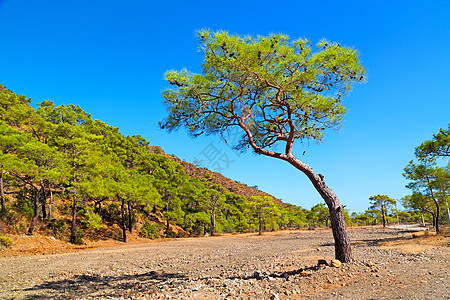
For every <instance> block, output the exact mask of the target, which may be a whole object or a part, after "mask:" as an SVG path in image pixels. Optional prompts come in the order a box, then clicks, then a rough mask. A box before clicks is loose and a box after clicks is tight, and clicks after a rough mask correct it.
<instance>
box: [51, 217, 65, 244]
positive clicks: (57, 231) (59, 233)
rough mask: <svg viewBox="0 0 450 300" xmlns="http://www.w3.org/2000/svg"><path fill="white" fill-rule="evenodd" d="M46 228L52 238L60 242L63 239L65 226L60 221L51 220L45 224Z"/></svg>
mask: <svg viewBox="0 0 450 300" xmlns="http://www.w3.org/2000/svg"><path fill="white" fill-rule="evenodd" d="M47 228H48V229H49V230H50V231H51V233H52V235H53V236H55V237H56V238H58V239H60V240H61V239H62V238H63V237H64V233H65V231H66V229H67V226H66V223H65V222H64V221H62V220H56V219H51V220H50V222H48V224H47Z"/></svg>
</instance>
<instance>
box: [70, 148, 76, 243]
mask: <svg viewBox="0 0 450 300" xmlns="http://www.w3.org/2000/svg"><path fill="white" fill-rule="evenodd" d="M72 151H73V152H72V168H73V169H72V172H73V201H72V202H73V203H72V228H71V229H70V242H71V243H72V244H75V242H76V229H77V186H76V184H77V174H76V169H77V165H76V162H75V157H76V153H75V144H74V143H72Z"/></svg>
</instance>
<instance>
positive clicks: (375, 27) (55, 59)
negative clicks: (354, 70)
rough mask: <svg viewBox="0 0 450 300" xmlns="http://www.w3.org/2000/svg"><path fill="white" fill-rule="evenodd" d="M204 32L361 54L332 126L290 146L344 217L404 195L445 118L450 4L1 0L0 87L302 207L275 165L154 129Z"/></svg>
mask: <svg viewBox="0 0 450 300" xmlns="http://www.w3.org/2000/svg"><path fill="white" fill-rule="evenodd" d="M201 28H210V29H212V30H226V31H229V32H230V33H237V34H243V35H244V34H251V35H267V34H270V33H285V34H288V35H289V36H291V38H293V39H296V38H299V37H306V38H308V39H309V40H311V41H314V42H318V41H319V40H320V39H321V38H327V39H328V40H331V41H335V42H339V43H341V44H342V45H346V46H351V47H354V48H356V49H357V50H358V51H359V52H360V54H361V59H362V61H363V64H364V66H365V67H366V68H367V74H368V82H367V83H366V84H364V85H358V86H357V87H356V88H355V89H354V90H353V92H352V93H351V94H350V96H349V97H347V98H346V99H345V102H344V103H345V105H346V107H347V108H348V109H349V111H348V114H347V116H346V118H345V122H344V126H343V128H342V130H341V131H339V132H329V133H328V134H327V136H326V137H325V143H323V144H320V145H316V144H315V143H309V144H305V145H301V144H299V145H297V148H296V151H297V154H299V155H301V153H302V152H303V150H306V154H305V155H304V156H302V158H303V159H304V161H305V162H306V163H308V164H310V165H311V166H312V167H313V168H314V169H315V170H316V171H317V172H319V173H322V174H324V175H325V180H326V182H327V184H328V185H329V186H330V187H331V188H332V189H333V190H334V191H335V192H336V193H337V195H338V196H339V198H340V200H341V202H342V203H343V204H344V205H347V207H348V208H350V210H351V211H357V212H361V211H364V210H365V209H366V208H367V206H368V202H369V200H368V198H369V197H370V196H371V195H375V194H387V195H389V196H391V197H393V198H396V199H399V198H400V197H402V196H404V195H406V194H407V193H408V192H409V191H408V190H406V189H405V188H404V186H405V184H406V181H405V180H404V178H403V177H402V170H403V168H404V167H405V166H406V164H407V163H408V161H409V160H411V159H412V158H413V153H414V147H415V146H417V145H419V144H420V143H421V142H422V141H424V140H426V139H429V138H431V137H432V134H433V133H435V132H437V131H438V129H439V128H440V127H447V124H448V123H449V122H450V2H449V1H319V2H317V1H282V2H279V3H276V2H274V1H242V0H241V1H223V2H221V3H219V1H144V0H141V1H138V0H135V1H111V0H108V1H95V0H91V1H86V0H79V1H13V0H3V1H2V0H0V32H1V37H0V83H2V84H3V85H5V86H6V87H7V88H9V89H11V90H13V91H14V92H16V93H19V94H24V95H26V96H28V97H31V98H32V100H33V103H38V102H40V101H42V100H43V99H50V100H53V101H54V102H56V103H57V104H63V103H64V104H69V103H73V104H79V105H80V106H81V107H82V108H83V109H84V110H86V111H87V112H89V113H91V114H92V116H93V117H94V118H96V119H101V120H103V121H105V122H107V123H108V124H110V125H113V126H117V127H119V128H120V130H121V132H122V133H124V134H140V135H142V136H144V137H145V138H147V139H148V140H149V141H150V143H151V144H153V145H160V146H161V147H162V148H163V149H164V150H165V151H166V152H167V153H174V154H176V155H177V156H178V157H180V158H182V159H185V160H187V161H190V162H192V161H193V160H194V159H195V158H198V159H201V158H202V156H203V154H204V153H203V152H202V151H203V150H205V149H208V148H207V147H208V145H210V146H214V147H216V148H217V149H218V150H220V151H221V153H222V155H224V156H223V158H225V157H226V158H228V159H229V160H232V162H231V163H230V164H229V165H228V167H227V168H225V170H223V172H222V173H223V174H224V175H225V176H228V177H230V178H232V179H235V180H239V181H241V182H245V183H247V184H248V185H258V186H259V187H260V189H262V190H264V191H267V192H269V193H271V194H273V195H275V196H277V197H279V198H282V199H283V200H284V201H285V202H289V203H293V204H297V205H301V206H303V207H306V208H310V207H311V206H312V205H314V204H316V203H319V202H321V199H320V197H319V195H318V194H317V192H316V191H315V190H314V189H313V187H312V185H311V183H310V182H308V180H307V178H306V177H305V176H304V175H303V174H302V173H300V172H299V171H297V170H295V169H294V168H293V167H292V166H290V165H287V164H286V163H284V162H282V161H277V160H274V159H271V158H264V157H260V156H255V155H253V154H252V153H246V154H242V155H240V156H238V155H236V154H235V153H233V152H232V151H231V150H230V149H229V148H227V146H226V145H225V144H223V143H221V142H220V141H219V138H218V137H215V136H209V137H201V138H198V139H195V140H193V139H190V138H189V137H187V135H186V133H185V132H184V131H180V132H178V133H175V134H168V133H167V132H165V131H162V130H160V129H158V126H157V122H158V120H160V119H161V118H163V117H164V116H165V110H164V106H163V102H162V98H161V91H162V90H163V89H164V88H165V87H167V84H166V83H165V82H164V80H163V73H164V72H165V71H166V70H169V69H181V68H184V67H185V68H187V69H189V70H191V71H194V72H196V71H198V70H199V65H200V63H201V60H202V57H201V56H200V54H199V53H198V52H197V44H196V43H197V42H196V40H195V39H194V31H195V30H198V29H201ZM210 143H212V144H210ZM221 167H223V168H224V163H223V160H222V163H221ZM211 169H213V168H212V167H211Z"/></svg>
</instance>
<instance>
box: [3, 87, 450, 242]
mask: <svg viewBox="0 0 450 300" xmlns="http://www.w3.org/2000/svg"><path fill="white" fill-rule="evenodd" d="M30 102H31V100H30V99H28V98H26V97H25V96H19V95H16V94H14V93H13V92H11V91H9V90H8V89H6V88H4V87H3V86H1V85H0V193H1V211H0V214H1V221H0V231H3V232H10V233H27V234H28V235H32V234H33V233H35V232H37V231H39V232H41V233H43V234H49V235H53V236H55V237H57V238H59V239H66V240H69V241H70V242H72V243H81V242H82V241H83V239H84V238H99V237H103V238H114V239H118V240H122V241H126V239H127V232H130V233H131V232H136V233H138V234H139V235H140V236H142V237H145V238H158V237H161V236H162V237H182V236H197V235H205V234H210V235H215V234H217V233H233V232H259V233H260V234H261V233H262V232H263V231H269V230H279V229H291V228H302V227H308V228H314V227H317V226H328V225H329V224H328V223H329V219H330V217H329V211H328V209H327V207H326V206H325V204H323V203H322V204H317V205H315V206H313V207H312V208H311V209H309V210H308V209H304V208H301V207H298V206H295V205H292V204H287V203H282V202H280V201H276V199H275V198H273V197H271V196H268V195H262V194H257V193H255V194H254V195H251V196H248V194H247V197H244V196H242V195H239V194H236V193H232V192H230V191H228V190H227V189H226V188H224V187H223V186H221V185H219V184H216V183H214V182H213V181H212V180H211V178H210V176H204V177H203V178H202V177H201V176H194V175H193V174H191V175H188V174H187V173H186V172H185V169H184V168H183V166H182V164H181V163H180V162H179V161H177V160H176V159H173V158H172V157H171V156H168V155H165V154H164V153H163V152H162V153H161V151H155V147H152V146H150V144H149V142H148V141H147V140H146V139H145V138H143V137H141V136H139V135H133V136H124V135H122V134H121V133H120V131H119V129H118V128H117V127H113V126H110V125H108V124H106V123H104V122H102V121H99V120H93V119H92V118H91V116H90V115H89V114H88V113H87V112H85V111H83V109H82V108H80V107H79V106H75V105H72V104H70V105H60V106H56V105H55V104H54V103H53V102H52V101H49V100H44V101H42V102H41V103H38V104H37V105H36V106H37V109H34V108H33V107H32V106H30ZM444 133H445V132H444ZM424 147H425V146H424ZM430 147H431V146H429V145H428V148H430ZM425 150H426V149H425ZM425 150H424V151H425ZM424 151H422V152H423V153H422V154H419V152H420V151H419V150H416V154H417V156H418V157H419V156H420V155H422V156H420V157H428V162H429V163H428V164H427V165H428V166H429V167H428V169H427V168H425V167H423V168H425V169H426V170H428V173H427V174H428V175H429V177H428V179H427V178H425V179H423V178H422V181H420V180H421V179H420V178H417V176H418V175H417V173H418V172H416V173H414V172H413V171H414V170H415V169H414V168H416V169H417V168H418V167H417V166H418V165H417V164H414V163H413V162H411V163H410V165H409V166H408V167H407V168H405V177H407V178H409V179H411V184H410V188H411V189H412V191H413V195H410V196H406V197H404V198H403V199H402V200H401V201H402V204H403V206H404V207H406V209H405V210H404V211H400V210H398V209H397V206H396V205H397V203H396V200H394V199H391V198H389V197H388V196H386V195H377V196H373V197H371V198H370V200H371V207H370V208H369V209H368V210H366V211H365V212H364V213H360V214H357V213H353V214H352V215H351V216H349V214H348V212H347V211H345V219H346V222H347V225H369V224H389V223H395V222H397V221H401V222H418V221H421V220H422V218H423V220H424V221H429V222H433V224H438V223H439V222H437V221H436V220H439V221H440V222H441V223H442V222H444V217H445V214H442V213H441V214H438V210H439V208H440V211H445V209H446V204H447V201H446V197H447V198H448V191H449V188H448V182H449V179H448V167H446V168H438V167H436V166H434V167H430V165H433V160H432V159H431V158H430V157H429V155H430V154H429V153H428V154H424V153H425V152H424ZM420 157H419V158H420ZM422 161H423V160H422ZM435 164H436V163H435ZM191 166H192V165H191ZM430 168H431V169H430ZM412 169H414V170H412ZM416 171H417V170H416ZM210 173H211V172H210ZM210 173H209V174H210ZM419 173H420V172H419ZM414 174H415V175H417V176H416V177H414V178H413V177H412V176H413V175H414ZM408 176H409V177H408ZM433 176H434V177H433ZM446 176H447V177H446ZM426 180H428V181H429V182H431V181H432V183H430V184H431V187H430V186H428V187H427V185H426V184H425V183H426ZM439 180H440V181H439ZM421 182H422V183H423V184H422V185H421ZM424 182H425V183H424ZM433 192H434V193H433ZM432 194H433V195H438V196H439V197H440V198H439V199H438V200H437V202H436V201H435V200H433V197H432ZM435 198H437V197H435ZM436 203H437V206H436V205H433V204H436Z"/></svg>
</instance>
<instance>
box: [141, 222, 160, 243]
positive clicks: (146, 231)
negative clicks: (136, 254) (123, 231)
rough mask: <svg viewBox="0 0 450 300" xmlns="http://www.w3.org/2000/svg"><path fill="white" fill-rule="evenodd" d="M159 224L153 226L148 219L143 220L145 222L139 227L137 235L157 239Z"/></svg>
mask: <svg viewBox="0 0 450 300" xmlns="http://www.w3.org/2000/svg"><path fill="white" fill-rule="evenodd" d="M158 227H159V226H155V225H154V224H153V223H150V222H149V221H145V224H144V225H143V226H142V227H141V230H140V231H139V235H140V236H142V237H144V238H147V239H157V238H159V233H158V231H159V228H158Z"/></svg>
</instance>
